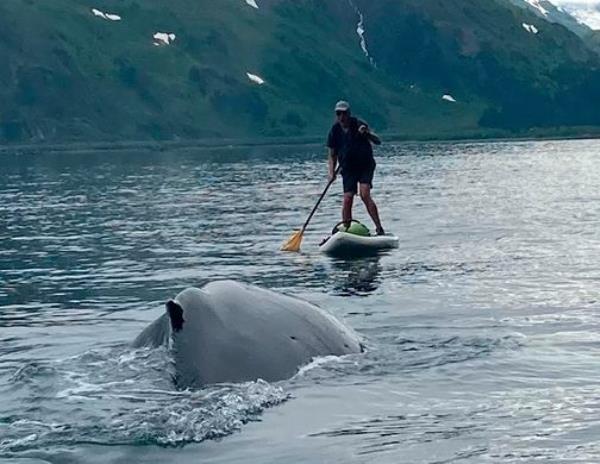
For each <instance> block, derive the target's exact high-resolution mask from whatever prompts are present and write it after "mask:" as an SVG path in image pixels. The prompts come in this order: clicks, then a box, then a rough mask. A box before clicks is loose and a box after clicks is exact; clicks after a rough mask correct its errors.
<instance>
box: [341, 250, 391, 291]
mask: <svg viewBox="0 0 600 464" xmlns="http://www.w3.org/2000/svg"><path fill="white" fill-rule="evenodd" d="M380 261H381V256H372V257H368V258H357V259H337V258H336V259H332V263H331V265H332V267H335V268H336V273H335V274H334V280H333V282H334V285H333V289H334V293H335V294H336V295H339V296H353V295H357V296H368V295H369V294H371V293H373V292H374V291H375V290H377V289H378V288H379V284H380V281H379V274H380V273H381V269H382V268H381V262H380Z"/></svg>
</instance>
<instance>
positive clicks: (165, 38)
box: [153, 32, 176, 46]
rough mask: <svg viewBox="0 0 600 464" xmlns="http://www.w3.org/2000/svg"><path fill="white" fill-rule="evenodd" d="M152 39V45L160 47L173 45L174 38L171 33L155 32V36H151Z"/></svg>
mask: <svg viewBox="0 0 600 464" xmlns="http://www.w3.org/2000/svg"><path fill="white" fill-rule="evenodd" d="M153 37H154V45H156V46H160V45H169V44H171V43H173V41H174V40H175V37H176V36H175V34H173V33H172V32H171V33H168V32H157V33H156V34H154V35H153Z"/></svg>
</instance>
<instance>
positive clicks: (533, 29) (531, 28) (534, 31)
mask: <svg viewBox="0 0 600 464" xmlns="http://www.w3.org/2000/svg"><path fill="white" fill-rule="evenodd" d="M523 29H525V30H526V31H527V32H531V33H532V34H537V33H538V32H539V30H538V28H537V27H535V26H534V25H533V24H526V23H523Z"/></svg>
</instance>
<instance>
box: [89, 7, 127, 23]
mask: <svg viewBox="0 0 600 464" xmlns="http://www.w3.org/2000/svg"><path fill="white" fill-rule="evenodd" d="M92 14H93V15H94V16H98V17H99V18H102V19H106V20H108V21H121V17H120V16H119V15H117V14H114V13H105V12H104V11H100V10H98V9H96V8H92Z"/></svg>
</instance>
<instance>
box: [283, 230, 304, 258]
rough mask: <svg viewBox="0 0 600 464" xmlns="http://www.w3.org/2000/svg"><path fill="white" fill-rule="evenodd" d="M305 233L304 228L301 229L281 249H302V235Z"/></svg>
mask: <svg viewBox="0 0 600 464" xmlns="http://www.w3.org/2000/svg"><path fill="white" fill-rule="evenodd" d="M303 235H304V231H303V230H299V231H298V232H296V233H295V234H294V235H292V236H291V237H290V239H289V240H288V241H287V242H285V243H284V244H283V245H282V246H281V251H291V252H294V253H297V252H299V251H300V244H301V243H302V236H303Z"/></svg>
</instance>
